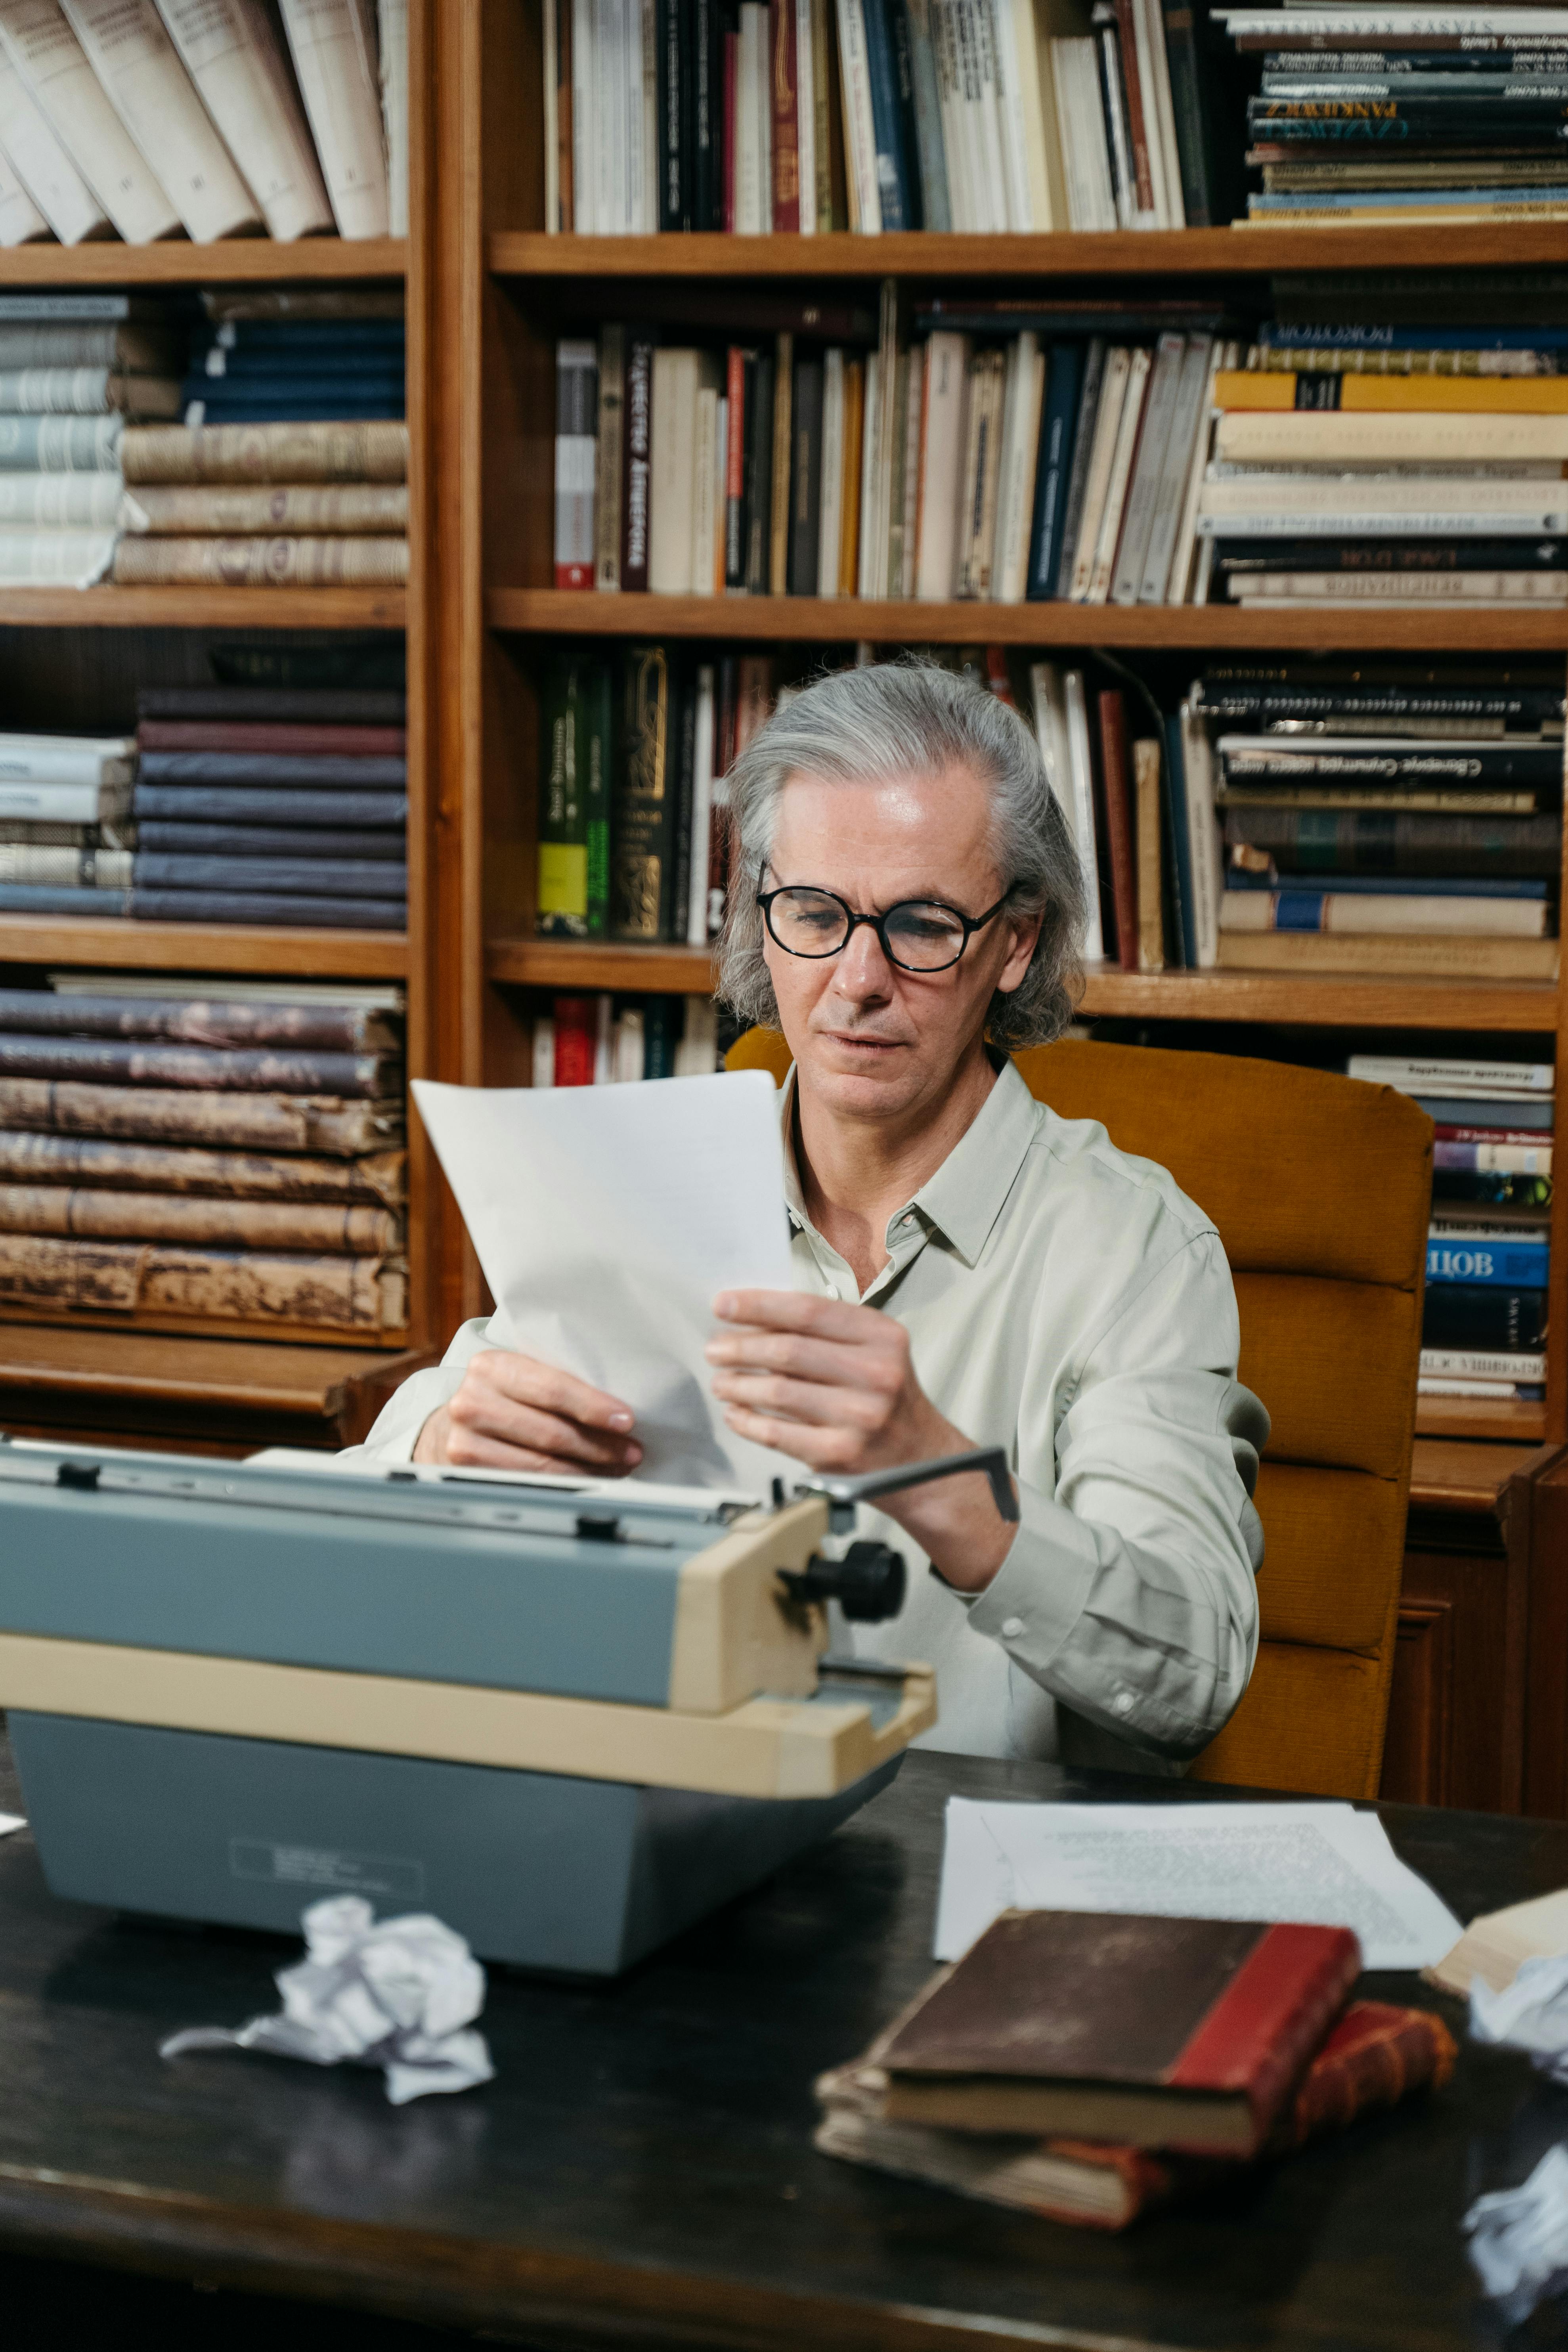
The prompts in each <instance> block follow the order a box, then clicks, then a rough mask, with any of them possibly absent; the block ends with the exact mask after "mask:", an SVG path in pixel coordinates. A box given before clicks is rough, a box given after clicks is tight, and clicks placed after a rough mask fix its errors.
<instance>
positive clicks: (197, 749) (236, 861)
mask: <svg viewBox="0 0 1568 2352" xmlns="http://www.w3.org/2000/svg"><path fill="white" fill-rule="evenodd" d="M137 715H138V720H139V724H138V728H137V742H138V745H139V748H140V769H139V773H138V777H137V782H136V788H135V799H134V814H135V823H136V841H137V847H136V856H135V865H134V888H133V891H132V898H131V903H130V906H129V908H128V910H127V911H128V912H130V913H131V914H132V915H134V916H138V917H141V918H142V919H144V920H149V921H156V922H180V921H190V922H218V923H274V924H302V925H305V926H308V927H310V928H313V929H320V928H323V927H325V928H329V929H351V930H379V931H400V930H402V929H403V928H404V925H405V920H406V916H407V875H408V868H407V865H406V862H405V856H406V851H405V840H406V818H407V807H408V803H407V799H406V793H407V777H408V762H407V737H406V734H405V729H404V698H403V694H402V691H401V689H400V688H346V687H282V686H279V687H270V686H224V685H215V686H181V687H145V688H142V692H141V694H140V695H139V696H138V697H137Z"/></svg>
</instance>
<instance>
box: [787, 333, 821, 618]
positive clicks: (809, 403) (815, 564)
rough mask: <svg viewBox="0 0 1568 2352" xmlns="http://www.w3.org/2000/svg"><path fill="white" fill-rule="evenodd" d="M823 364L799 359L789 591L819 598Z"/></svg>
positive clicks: (796, 385) (796, 374)
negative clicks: (817, 590) (817, 594)
mask: <svg viewBox="0 0 1568 2352" xmlns="http://www.w3.org/2000/svg"><path fill="white" fill-rule="evenodd" d="M822 400H823V363H822V362H821V360H820V359H808V360H798V361H797V362H795V400H794V415H795V428H794V429H795V463H794V467H793V483H792V492H791V502H790V551H789V575H790V576H789V588H790V593H791V595H792V596H815V595H816V589H817V577H818V572H819V570H820V547H819V542H818V537H817V530H818V523H819V520H820V517H821V511H822Z"/></svg>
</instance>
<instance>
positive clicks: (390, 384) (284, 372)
mask: <svg viewBox="0 0 1568 2352" xmlns="http://www.w3.org/2000/svg"><path fill="white" fill-rule="evenodd" d="M180 395H181V398H182V399H184V400H205V401H206V402H208V403H209V404H210V403H214V402H216V403H217V404H219V405H220V406H221V405H223V404H237V403H238V402H240V401H249V400H342V399H344V398H345V397H346V398H348V399H352V400H386V399H391V398H392V397H393V396H394V395H395V396H396V397H397V398H398V399H399V400H401V398H402V397H403V370H402V369H401V368H383V367H375V368H371V367H361V368H358V369H356V370H354V371H353V372H352V373H349V374H348V375H346V376H345V375H343V374H341V373H333V372H331V371H330V370H329V371H328V372H327V373H325V374H318V373H316V372H315V371H313V370H311V369H307V368H280V369H279V370H277V371H276V372H275V373H271V374H268V375H208V374H207V373H206V371H205V368H193V369H192V370H191V371H190V373H189V374H188V375H187V376H186V377H185V380H184V383H182V385H181V386H180Z"/></svg>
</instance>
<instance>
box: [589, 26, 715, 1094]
mask: <svg viewBox="0 0 1568 2352" xmlns="http://www.w3.org/2000/svg"><path fill="white" fill-rule="evenodd" d="M656 23H657V26H658V225H659V227H660V228H661V229H663V230H665V231H666V232H668V233H673V232H676V231H679V230H680V229H687V228H689V227H690V226H691V222H690V218H689V205H688V200H687V190H686V170H685V166H686V161H687V158H686V153H685V142H684V140H683V137H682V130H683V125H682V122H681V105H680V92H681V78H682V74H683V71H684V62H685V61H684V58H683V54H682V52H683V47H684V40H683V33H682V10H681V7H680V5H679V0H658V7H657V16H656ZM559 1034H560V1033H559V1030H558V1031H557V1040H558V1041H559ZM557 1052H558V1054H559V1042H558V1045H557ZM557 1083H558V1084H559V1083H561V1082H560V1081H559V1080H558V1081H557Z"/></svg>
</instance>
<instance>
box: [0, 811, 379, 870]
mask: <svg viewBox="0 0 1568 2352" xmlns="http://www.w3.org/2000/svg"><path fill="white" fill-rule="evenodd" d="M66 829H67V830H68V831H79V832H86V831H88V830H89V828H88V827H85V826H79V827H68V828H66ZM8 838H9V836H8V835H7V834H6V833H5V830H4V828H3V827H0V841H3V840H6V839H8ZM83 846H84V847H92V846H94V844H92V843H90V842H89V843H84V844H83ZM136 846H137V848H138V849H143V850H158V851H161V852H163V853H166V854H167V855H168V856H171V857H173V856H184V857H228V858H235V857H252V856H254V857H321V858H329V857H359V858H364V857H374V858H375V859H377V860H378V861H381V862H384V863H385V864H386V865H389V866H401V865H402V863H403V862H404V857H405V847H406V845H405V838H404V835H403V832H402V830H401V829H400V828H398V827H396V826H388V827H387V828H385V829H384V831H381V832H372V831H370V830H363V831H362V830H358V829H355V830H351V829H349V828H347V827H344V828H343V829H342V830H341V831H335V832H334V831H331V830H328V831H324V832H320V833H318V832H312V831H310V830H307V829H306V828H305V827H303V826H301V827H299V828H289V827H286V826H283V825H266V824H177V823H176V824H164V823H163V822H162V821H161V820H157V819H154V820H153V821H152V822H150V823H143V824H139V825H138V826H137V828H136Z"/></svg>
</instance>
